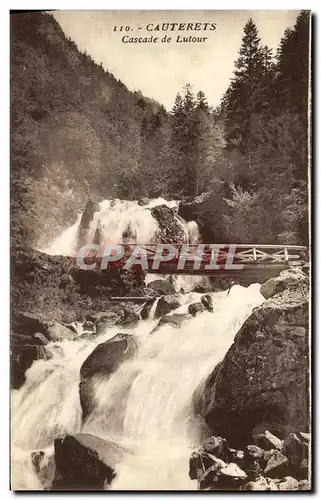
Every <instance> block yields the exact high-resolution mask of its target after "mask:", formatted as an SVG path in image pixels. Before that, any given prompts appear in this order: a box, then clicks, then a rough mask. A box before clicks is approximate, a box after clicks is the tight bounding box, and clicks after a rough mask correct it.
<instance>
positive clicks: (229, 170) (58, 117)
mask: <svg viewBox="0 0 321 500" xmlns="http://www.w3.org/2000/svg"><path fill="white" fill-rule="evenodd" d="M308 54H309V14H308V13H307V12H302V13H301V14H300V16H299V17H298V19H297V23H296V25H295V27H294V29H292V30H291V29H288V30H286V32H285V34H284V37H283V38H282V40H281V42H280V46H279V50H278V54H277V57H276V58H274V57H273V56H272V52H271V50H270V49H269V48H268V47H264V46H262V44H261V40H260V37H259V33H258V30H257V28H256V26H255V24H254V23H253V21H252V20H251V19H250V20H249V21H248V22H247V24H246V26H245V29H244V37H243V39H242V45H241V48H240V52H239V58H238V59H237V61H236V63H235V72H234V76H233V78H232V79H231V82H230V86H229V88H228V89H227V91H226V93H225V95H224V96H223V98H222V102H221V105H220V106H218V107H217V108H215V109H213V108H212V107H210V106H209V104H208V102H207V98H206V96H205V94H204V92H202V90H201V89H193V88H192V87H191V86H190V85H189V84H186V86H185V87H184V89H183V90H182V91H180V92H179V93H178V94H177V97H176V99H175V102H174V103H173V110H172V112H171V113H168V112H166V110H165V108H164V107H163V106H161V105H160V104H159V103H157V102H155V101H153V100H152V99H150V98H146V97H144V96H143V95H142V94H141V93H140V92H130V91H129V90H128V89H127V88H126V86H125V85H124V84H123V83H122V82H120V81H117V80H116V79H115V78H114V77H113V75H111V74H110V73H108V72H106V71H105V70H104V69H103V67H102V65H99V64H97V62H94V61H93V60H92V59H91V58H90V57H89V56H88V55H87V54H82V53H81V52H80V51H79V50H78V48H77V46H76V44H75V43H74V42H73V41H72V40H70V39H67V38H66V37H65V35H64V33H63V31H62V30H61V28H60V26H59V24H58V23H57V22H56V21H55V20H54V18H53V17H52V16H51V15H50V14H45V13H35V12H34V13H26V14H12V15H11V188H12V193H11V217H12V239H13V242H16V241H19V242H20V243H21V242H23V243H24V244H27V245H30V244H31V245H43V244H44V243H46V242H49V241H50V240H51V239H53V237H54V236H57V234H58V233H59V231H60V230H61V229H62V228H64V227H66V226H67V225H68V224H71V223H73V222H74V221H75V217H76V215H77V213H78V212H79V210H80V209H81V208H82V207H83V204H84V202H85V201H86V200H87V198H88V197H91V198H98V199H99V198H110V197H119V198H131V199H133V198H138V197H140V196H148V197H155V196H159V195H161V196H164V197H168V198H182V197H190V196H195V195H197V194H200V193H202V192H204V191H209V192H211V193H212V196H211V203H210V207H209V210H208V216H209V217H211V218H212V219H213V226H215V227H216V228H217V235H218V236H217V237H218V238H219V239H220V240H221V241H222V237H223V238H225V241H235V242H263V243H303V242H304V243H306V242H307V238H308V231H307V228H308V226H307V201H308V189H307V172H308V151H307V146H308V137H307V120H308V75H309V66H308V65H309V57H308ZM213 67H215V61H213ZM213 85H215V82H214V81H213ZM178 90H179V89H178ZM214 234H215V231H214Z"/></svg>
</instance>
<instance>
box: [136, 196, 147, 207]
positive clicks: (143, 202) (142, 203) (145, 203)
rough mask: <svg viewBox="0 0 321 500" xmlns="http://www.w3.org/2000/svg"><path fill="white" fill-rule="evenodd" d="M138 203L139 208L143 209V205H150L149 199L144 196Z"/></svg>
mask: <svg viewBox="0 0 321 500" xmlns="http://www.w3.org/2000/svg"><path fill="white" fill-rule="evenodd" d="M137 203H138V205H139V206H141V207H142V206H143V205H148V203H149V198H146V196H142V198H139V200H138V202H137Z"/></svg>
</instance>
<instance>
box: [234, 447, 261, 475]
mask: <svg viewBox="0 0 321 500" xmlns="http://www.w3.org/2000/svg"><path fill="white" fill-rule="evenodd" d="M239 465H240V467H242V468H243V469H244V470H245V471H246V473H247V474H248V476H249V478H250V479H255V478H256V477H258V476H259V475H260V474H261V473H262V471H263V469H264V468H265V465H266V461H265V458H264V450H262V448H259V447H258V446H255V445H247V446H245V448H244V458H243V460H242V461H241V462H239Z"/></svg>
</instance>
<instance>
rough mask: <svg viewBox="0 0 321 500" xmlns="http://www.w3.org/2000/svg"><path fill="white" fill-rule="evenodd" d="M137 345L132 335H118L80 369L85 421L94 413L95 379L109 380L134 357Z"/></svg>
mask: <svg viewBox="0 0 321 500" xmlns="http://www.w3.org/2000/svg"><path fill="white" fill-rule="evenodd" d="M136 350H137V343H136V340H135V338H134V337H133V336H132V335H127V334H125V333H118V334H117V335H115V337H113V338H111V339H109V340H107V341H106V342H103V343H101V344H99V345H98V346H97V347H96V348H95V349H94V350H93V352H92V353H91V354H90V355H89V356H88V358H87V359H86V360H85V361H84V363H83V364H82V366H81V369H80V384H79V393H80V402H81V407H82V410H83V419H84V420H85V419H86V418H87V417H88V415H89V414H90V413H91V412H92V411H93V409H94V407H95V403H94V401H93V385H92V384H93V382H94V379H95V377H99V378H104V379H106V380H107V379H108V377H109V376H110V375H111V374H112V373H114V372H115V371H116V370H117V368H118V367H119V366H120V364H121V363H123V362H124V361H126V360H128V359H130V358H131V357H133V356H134V354H135V352H136Z"/></svg>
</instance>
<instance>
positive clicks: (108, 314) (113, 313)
mask: <svg viewBox="0 0 321 500" xmlns="http://www.w3.org/2000/svg"><path fill="white" fill-rule="evenodd" d="M123 315H124V311H123V309H122V308H119V307H118V308H117V307H116V306H115V307H114V308H111V309H110V310H108V311H101V312H96V313H92V314H89V315H88V316H87V318H86V322H87V321H88V323H92V324H95V323H96V321H98V320H99V319H102V318H111V319H114V318H115V319H120V318H122V317H123ZM116 317H117V318H116Z"/></svg>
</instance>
